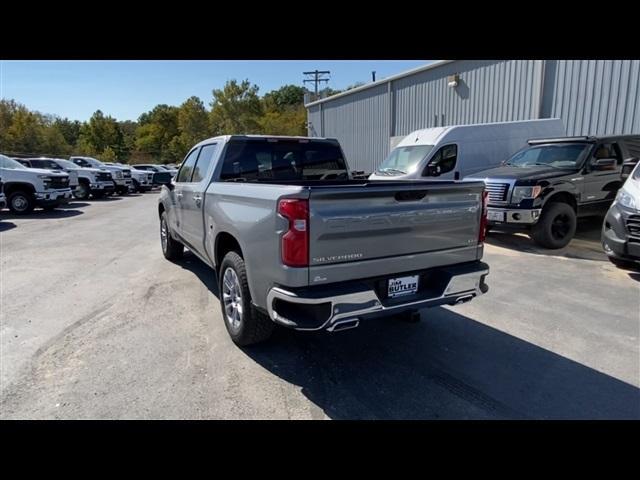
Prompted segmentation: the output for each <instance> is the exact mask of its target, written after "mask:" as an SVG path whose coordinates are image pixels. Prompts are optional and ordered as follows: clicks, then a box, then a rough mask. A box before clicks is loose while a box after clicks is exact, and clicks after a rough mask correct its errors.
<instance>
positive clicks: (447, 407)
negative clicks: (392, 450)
mask: <svg viewBox="0 0 640 480" xmlns="http://www.w3.org/2000/svg"><path fill="white" fill-rule="evenodd" d="M422 318H423V320H422V322H420V323H418V324H407V323H404V322H402V321H400V320H398V319H397V318H393V317H389V318H382V319H377V320H371V321H369V322H364V324H361V325H362V326H361V327H359V328H356V329H354V330H348V331H345V332H341V333H336V334H329V333H302V332H293V331H289V330H284V329H279V330H277V333H276V334H274V337H273V338H272V339H271V340H270V341H269V342H268V343H266V344H262V345H257V346H255V347H252V348H247V349H245V353H246V354H247V355H249V356H250V357H251V358H252V359H253V360H255V361H256V362H258V363H259V364H260V365H261V366H263V367H264V368H266V369H267V370H269V371H270V372H272V373H273V374H275V375H277V376H279V377H280V378H282V379H284V380H286V381H287V382H290V383H293V384H295V385H299V386H300V387H301V388H302V393H303V394H304V395H305V396H306V397H307V398H308V399H309V400H310V401H311V402H313V403H314V404H316V405H317V406H318V407H320V408H321V409H322V410H323V411H324V412H325V414H326V415H328V416H329V417H331V418H334V419H363V418H364V419H438V418H447V419H468V418H473V419H485V418H498V419H500V418H508V419H519V418H536V419H605V418H610V419H628V418H632V419H640V390H639V389H638V388H636V387H635V386H633V385H630V384H628V383H625V382H622V381H620V380H617V379H616V378H613V377H611V376H608V375H606V374H603V373H600V372H598V371H596V370H594V369H591V368H589V367H587V366H585V365H582V364H580V363H577V362H574V361H572V360H570V359H568V358H565V357H562V356H561V355H557V354H555V353H553V352H551V351H549V350H545V349H544V348H540V347H538V346H536V345H534V344H532V343H529V342H526V341H524V340H521V339H519V338H516V337H513V336H511V335H509V334H506V333H504V332H501V331H499V330H496V329H494V328H491V327H489V326H486V325H484V324H482V323H479V322H476V321H474V320H473V319H471V318H467V317H465V316H462V315H459V314H457V313H454V312H453V311H451V310H448V309H445V308H441V307H439V308H434V309H431V310H428V311H424V312H423V314H422Z"/></svg>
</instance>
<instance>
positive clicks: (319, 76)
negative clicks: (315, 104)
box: [302, 70, 331, 100]
mask: <svg viewBox="0 0 640 480" xmlns="http://www.w3.org/2000/svg"><path fill="white" fill-rule="evenodd" d="M302 73H303V74H304V75H307V76H308V78H305V79H304V81H303V83H313V84H314V92H315V99H316V100H317V99H318V84H319V83H320V82H328V81H329V78H327V77H326V76H327V75H331V72H330V71H329V70H314V71H313V72H302Z"/></svg>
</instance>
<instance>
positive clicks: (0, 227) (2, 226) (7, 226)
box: [0, 214, 17, 232]
mask: <svg viewBox="0 0 640 480" xmlns="http://www.w3.org/2000/svg"><path fill="white" fill-rule="evenodd" d="M2 216H3V217H4V214H3V215H2ZM16 226H17V225H16V224H15V223H13V222H5V221H4V220H3V219H2V218H0V232H6V231H7V230H11V229H12V228H16Z"/></svg>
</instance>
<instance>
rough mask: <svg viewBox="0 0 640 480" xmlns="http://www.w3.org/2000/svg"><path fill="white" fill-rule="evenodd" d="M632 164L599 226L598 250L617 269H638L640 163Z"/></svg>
mask: <svg viewBox="0 0 640 480" xmlns="http://www.w3.org/2000/svg"><path fill="white" fill-rule="evenodd" d="M635 163H636V165H635V167H634V169H633V170H632V172H631V175H629V177H628V178H627V179H626V181H625V182H624V184H623V185H622V188H620V190H618V194H617V195H616V199H615V201H614V202H613V203H612V204H611V208H609V211H608V212H607V215H606V216H605V218H604V223H603V224H602V247H603V248H604V251H605V253H606V254H607V256H608V257H609V260H611V262H612V263H614V264H615V265H617V266H619V267H629V266H635V267H636V268H637V267H638V266H640V164H639V163H638V162H635Z"/></svg>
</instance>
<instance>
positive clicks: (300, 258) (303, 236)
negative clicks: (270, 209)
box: [278, 198, 309, 267]
mask: <svg viewBox="0 0 640 480" xmlns="http://www.w3.org/2000/svg"><path fill="white" fill-rule="evenodd" d="M278 213H279V214H280V215H282V216H283V217H284V218H286V219H287V220H289V229H288V230H287V232H286V233H285V234H284V235H282V243H281V247H280V248H281V251H282V263H284V264H285V265H287V266H289V267H306V266H308V265H309V201H308V200H302V199H298V198H285V199H282V200H280V201H279V202H278Z"/></svg>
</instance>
